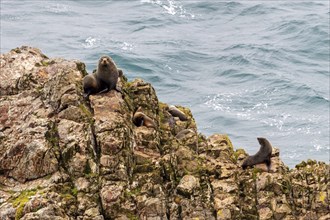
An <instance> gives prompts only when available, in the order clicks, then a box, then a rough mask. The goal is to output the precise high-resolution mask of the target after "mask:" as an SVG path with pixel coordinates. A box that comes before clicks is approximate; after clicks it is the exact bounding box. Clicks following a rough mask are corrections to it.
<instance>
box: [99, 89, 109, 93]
mask: <svg viewBox="0 0 330 220" xmlns="http://www.w3.org/2000/svg"><path fill="white" fill-rule="evenodd" d="M108 91H109V88H105V89H103V90H101V91H99V92H98V93H99V94H101V93H105V92H108Z"/></svg>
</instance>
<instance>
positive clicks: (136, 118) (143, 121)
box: [133, 111, 156, 129]
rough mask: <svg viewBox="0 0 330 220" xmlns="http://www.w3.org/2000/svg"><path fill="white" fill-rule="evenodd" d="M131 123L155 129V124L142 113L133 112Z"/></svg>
mask: <svg viewBox="0 0 330 220" xmlns="http://www.w3.org/2000/svg"><path fill="white" fill-rule="evenodd" d="M133 123H134V124H135V125H136V126H137V127H140V126H146V127H147V128H155V129H156V124H155V122H154V121H153V120H152V119H151V118H150V117H148V116H146V115H145V114H144V113H142V112H139V111H137V112H135V114H134V115H133Z"/></svg>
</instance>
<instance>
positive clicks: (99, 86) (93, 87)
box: [83, 56, 122, 98]
mask: <svg viewBox="0 0 330 220" xmlns="http://www.w3.org/2000/svg"><path fill="white" fill-rule="evenodd" d="M121 74H122V71H121ZM118 77H119V71H118V69H117V66H116V64H115V62H114V61H113V60H112V59H111V58H110V57H109V56H102V57H101V58H100V60H99V63H98V67H97V70H96V71H95V72H93V74H91V75H87V76H85V77H84V81H83V88H84V94H83V95H84V97H85V98H86V97H88V96H89V95H90V94H95V93H103V92H107V91H110V90H112V89H114V90H116V91H118V92H121V91H119V90H118V89H117V87H116V85H117V81H118Z"/></svg>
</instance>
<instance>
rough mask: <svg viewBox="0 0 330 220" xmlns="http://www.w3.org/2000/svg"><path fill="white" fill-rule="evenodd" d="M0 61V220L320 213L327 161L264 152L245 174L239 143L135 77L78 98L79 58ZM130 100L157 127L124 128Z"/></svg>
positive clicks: (33, 54) (323, 213) (26, 56)
mask: <svg viewBox="0 0 330 220" xmlns="http://www.w3.org/2000/svg"><path fill="white" fill-rule="evenodd" d="M0 67H1V74H0V122H1V124H0V146H1V147H0V219H25V220H28V219H29V220H31V219H84V220H85V219H99V220H101V219H122V220H124V219H287V220H289V219H321V220H322V219H323V220H325V219H330V211H329V200H330V198H329V194H330V186H329V164H326V163H324V162H316V161H312V160H309V161H307V162H301V163H300V164H298V165H296V167H295V168H294V169H291V170H290V169H289V168H288V167H287V166H286V165H285V164H283V162H282V161H281V160H280V158H279V151H278V150H277V149H276V148H274V149H273V154H272V158H271V160H272V169H271V172H270V173H268V172H264V171H265V169H266V168H265V166H263V165H258V166H256V167H255V168H250V169H247V170H245V171H243V170H242V168H241V167H240V166H241V164H242V161H243V160H244V159H245V158H246V156H247V154H246V153H245V151H244V150H242V149H234V147H233V145H232V144H231V141H230V139H229V137H228V136H227V135H225V134H214V135H212V136H210V137H208V138H207V137H205V136H204V135H203V134H200V133H198V132H197V126H196V123H195V120H194V118H193V115H192V114H191V111H190V110H189V109H188V108H185V107H182V106H176V107H177V108H178V109H179V110H180V111H182V112H184V114H185V115H186V116H187V120H185V121H181V120H179V119H178V118H173V117H172V116H171V114H169V112H168V110H169V105H168V104H165V103H162V102H160V101H159V100H158V98H157V96H156V93H155V90H154V88H153V87H152V85H151V84H150V83H147V82H144V81H143V80H142V79H136V80H134V81H132V82H128V81H127V79H126V78H125V73H124V75H123V76H121V77H120V80H119V83H118V85H119V87H121V89H122V91H124V92H123V94H124V95H122V94H121V93H118V92H116V91H110V92H108V93H104V94H97V95H91V96H90V97H89V100H88V101H86V100H84V99H83V97H82V79H83V77H84V76H85V75H86V74H87V72H86V70H85V64H84V63H82V62H80V61H68V60H65V59H60V58H57V59H51V58H48V57H47V56H46V55H44V54H43V53H42V52H41V51H40V50H39V49H36V48H31V47H26V46H23V47H21V48H16V49H13V50H11V51H10V52H9V53H7V54H1V57H0ZM139 107H140V108H141V109H143V113H144V114H145V115H147V116H148V117H150V118H151V119H153V120H154V122H156V125H157V127H156V128H149V127H145V126H140V127H137V126H135V125H134V123H133V121H132V117H133V113H134V112H135V111H136V109H138V108H139ZM185 129H186V130H185ZM182 130H185V131H186V132H183V133H181V134H180V135H179V136H178V133H179V132H180V131H182Z"/></svg>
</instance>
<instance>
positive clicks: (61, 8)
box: [45, 3, 70, 14]
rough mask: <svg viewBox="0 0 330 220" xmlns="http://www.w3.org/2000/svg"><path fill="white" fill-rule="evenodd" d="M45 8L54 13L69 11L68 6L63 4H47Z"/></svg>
mask: <svg viewBox="0 0 330 220" xmlns="http://www.w3.org/2000/svg"><path fill="white" fill-rule="evenodd" d="M45 7H46V10H47V11H48V12H51V13H55V14H62V13H67V12H69V11H70V7H69V6H68V5H65V4H58V3H57V4H49V5H46V6H45Z"/></svg>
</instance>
